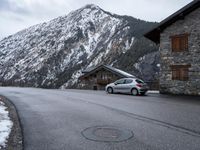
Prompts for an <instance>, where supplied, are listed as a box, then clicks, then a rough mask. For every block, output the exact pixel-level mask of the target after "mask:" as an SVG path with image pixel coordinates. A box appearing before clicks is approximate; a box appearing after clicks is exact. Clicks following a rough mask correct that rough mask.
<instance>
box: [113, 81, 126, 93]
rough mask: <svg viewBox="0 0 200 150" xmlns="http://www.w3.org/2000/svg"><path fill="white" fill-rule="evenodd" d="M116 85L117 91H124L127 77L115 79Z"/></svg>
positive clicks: (115, 89)
mask: <svg viewBox="0 0 200 150" xmlns="http://www.w3.org/2000/svg"><path fill="white" fill-rule="evenodd" d="M114 84H115V86H114V91H115V92H119V93H123V91H124V84H125V79H120V80H117V81H115V83H114Z"/></svg>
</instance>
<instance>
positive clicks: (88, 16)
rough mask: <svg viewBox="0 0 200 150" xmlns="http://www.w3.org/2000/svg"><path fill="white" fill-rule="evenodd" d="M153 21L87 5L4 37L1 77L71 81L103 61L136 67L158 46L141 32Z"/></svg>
mask: <svg viewBox="0 0 200 150" xmlns="http://www.w3.org/2000/svg"><path fill="white" fill-rule="evenodd" d="M153 25H154V23H149V22H145V21H142V20H138V19H135V18H132V17H128V16H119V15H115V14H111V13H109V12H106V11H104V10H102V9H101V8H99V7H98V6H95V5H87V6H85V7H83V8H80V9H78V10H76V11H73V12H71V13H70V14H68V15H66V16H63V17H58V18H56V19H54V20H52V21H50V22H47V23H42V24H39V25H35V26H32V27H30V28H28V29H25V30H23V31H20V32H18V33H16V34H14V35H11V36H9V37H7V38H4V39H3V40H2V41H0V82H1V83H2V84H3V85H14V86H34V87H44V88H59V87H60V86H62V85H63V84H65V87H72V86H73V85H74V84H75V82H76V81H77V78H78V77H79V76H80V75H81V71H82V70H84V69H86V68H88V67H91V66H96V65H98V64H102V63H103V64H108V65H113V66H115V67H118V68H121V69H123V70H125V71H128V72H131V73H133V71H134V64H135V63H137V61H138V60H139V58H140V57H142V56H144V55H146V54H148V53H151V52H153V51H157V47H156V46H155V45H154V44H153V43H151V42H150V41H148V40H146V39H144V38H142V34H143V33H144V32H145V31H147V30H148V29H149V28H151V27H152V26H153ZM152 59H154V58H152ZM154 67H155V66H154ZM144 68H145V67H144ZM136 70H137V69H136ZM152 77H153V76H152Z"/></svg>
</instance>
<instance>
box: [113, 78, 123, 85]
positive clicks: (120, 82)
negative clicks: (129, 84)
mask: <svg viewBox="0 0 200 150" xmlns="http://www.w3.org/2000/svg"><path fill="white" fill-rule="evenodd" d="M124 83H125V79H120V80H117V81H115V84H124Z"/></svg>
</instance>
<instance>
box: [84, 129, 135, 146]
mask: <svg viewBox="0 0 200 150" xmlns="http://www.w3.org/2000/svg"><path fill="white" fill-rule="evenodd" d="M82 135H83V136H84V137H85V138H86V139H88V140H92V141H99V142H121V141H125V140H128V139H130V138H132V137H133V132H132V131H130V130H127V129H122V128H117V127H113V126H95V127H90V128H87V129H85V130H83V131H82Z"/></svg>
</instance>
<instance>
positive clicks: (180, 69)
mask: <svg viewBox="0 0 200 150" xmlns="http://www.w3.org/2000/svg"><path fill="white" fill-rule="evenodd" d="M189 67H191V65H172V66H171V69H172V80H180V81H187V80H189Z"/></svg>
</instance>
